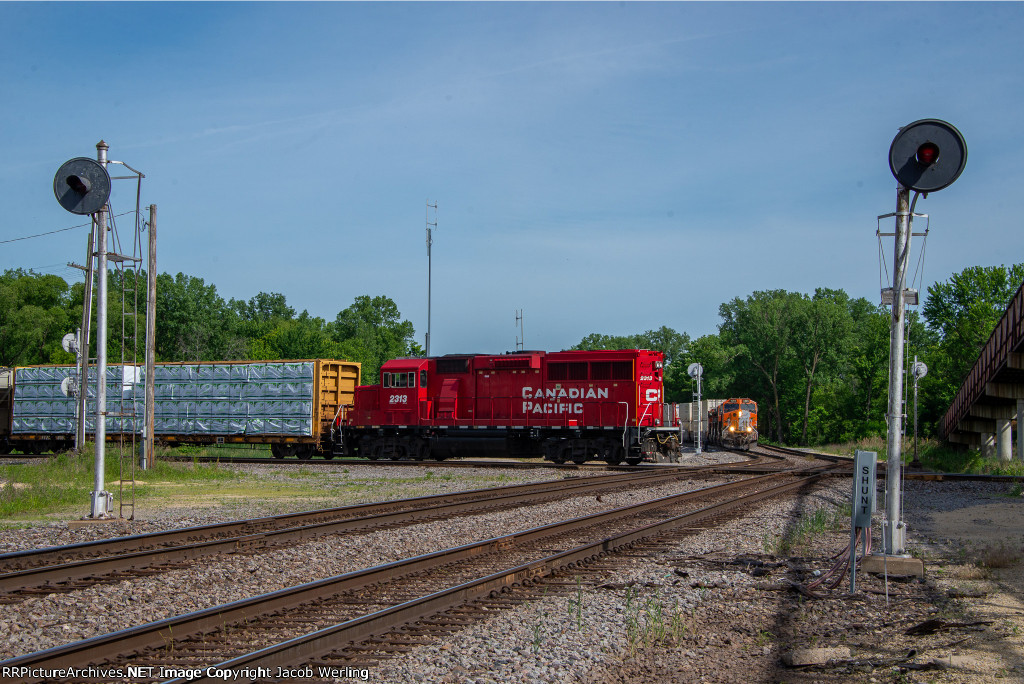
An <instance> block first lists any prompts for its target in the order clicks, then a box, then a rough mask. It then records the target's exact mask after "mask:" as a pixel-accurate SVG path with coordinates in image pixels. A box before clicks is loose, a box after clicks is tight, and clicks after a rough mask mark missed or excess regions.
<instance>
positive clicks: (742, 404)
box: [708, 399, 757, 449]
mask: <svg viewBox="0 0 1024 684" xmlns="http://www.w3.org/2000/svg"><path fill="white" fill-rule="evenodd" d="M708 443H709V444H718V445H721V446H724V447H729V448H739V449H750V445H751V444H757V402H755V401H754V400H753V399H726V400H725V401H724V402H722V403H721V404H719V405H718V406H716V407H715V408H713V409H711V410H710V411H708Z"/></svg>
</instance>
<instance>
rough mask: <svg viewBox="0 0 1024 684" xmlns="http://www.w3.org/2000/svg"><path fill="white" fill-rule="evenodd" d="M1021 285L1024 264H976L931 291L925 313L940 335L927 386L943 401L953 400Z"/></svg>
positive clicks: (934, 350)
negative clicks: (930, 377)
mask: <svg viewBox="0 0 1024 684" xmlns="http://www.w3.org/2000/svg"><path fill="white" fill-rule="evenodd" d="M1022 281H1024V263H1022V264H1015V265H1013V266H1011V267H1009V268H1007V267H1006V266H971V267H970V268H965V269H964V270H963V271H961V272H960V273H957V274H954V275H953V276H952V277H951V278H950V279H949V280H948V281H945V282H941V283H935V284H933V285H931V286H930V287H929V288H928V297H927V299H925V303H924V307H923V309H922V314H923V315H924V319H925V321H927V323H928V327H929V328H930V329H931V331H932V332H934V333H935V334H936V335H937V336H938V340H937V342H936V344H935V348H934V349H933V350H932V353H931V354H930V361H931V362H930V363H929V371H930V372H929V375H930V376H931V375H932V373H934V374H935V375H936V377H934V378H932V379H931V381H930V382H929V383H928V384H929V385H930V386H931V387H932V388H933V392H934V397H935V399H936V400H937V402H938V403H945V404H946V405H947V406H948V404H949V402H951V401H952V400H953V397H954V395H955V394H956V392H957V389H958V388H959V386H960V384H961V383H962V382H963V380H964V378H966V377H967V373H968V372H970V370H971V368H972V367H973V366H974V363H975V362H976V361H977V359H978V355H979V354H980V353H981V350H982V348H984V346H985V344H986V343H987V342H988V338H989V336H990V335H991V334H992V330H993V329H994V328H995V325H996V323H998V322H999V319H1000V318H1001V317H1002V316H1003V313H1004V312H1005V311H1006V307H1007V306H1009V304H1010V301H1011V299H1013V296H1014V294H1016V292H1017V289H1018V288H1019V287H1020V286H1021V282H1022Z"/></svg>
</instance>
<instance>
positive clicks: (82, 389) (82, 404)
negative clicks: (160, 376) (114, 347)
mask: <svg viewBox="0 0 1024 684" xmlns="http://www.w3.org/2000/svg"><path fill="white" fill-rule="evenodd" d="M95 247H96V217H94V216H93V217H91V225H90V226H89V244H88V245H86V250H85V251H86V254H85V267H84V268H83V270H84V271H85V290H84V292H83V294H82V335H81V338H80V339H79V345H80V346H81V355H80V357H79V359H78V410H77V411H76V414H77V416H76V417H77V419H78V420H77V421H76V422H75V451H78V452H81V451H82V450H83V449H85V412H86V405H87V404H86V399H87V396H86V395H87V394H88V392H87V389H88V387H89V332H90V331H89V328H90V326H91V325H92V280H93V268H92V265H93V251H94V250H95Z"/></svg>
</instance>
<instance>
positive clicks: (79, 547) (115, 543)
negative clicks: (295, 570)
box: [0, 471, 696, 569]
mask: <svg viewBox="0 0 1024 684" xmlns="http://www.w3.org/2000/svg"><path fill="white" fill-rule="evenodd" d="M693 472H696V471H693ZM661 474H662V473H658V475H661ZM651 475H652V473H650V472H648V473H647V476H648V477H650V476H651ZM601 477H602V478H605V477H606V478H608V479H602V481H603V482H606V483H614V482H617V481H629V480H631V479H635V478H642V477H643V475H642V474H641V475H638V474H635V473H625V474H618V475H607V476H601ZM583 481H584V480H583V479H572V480H568V479H565V480H548V481H546V482H528V483H525V484H518V485H505V486H502V487H482V488H480V489H468V490H464V491H459V492H446V493H443V494H429V495H425V496H417V497H411V498H407V499H395V500H393V501H374V502H370V503H363V504H352V505H349V506H339V507H335V508H324V509H316V510H311V511H299V512H295V513H282V514H280V515H274V516H267V517H263V518H252V519H245V520H234V521H229V522H224V523H212V524H207V525H197V526H193V527H184V528H180V529H174V530H164V531H161V532H152V533H147V534H136V535H127V536H123V537H113V538H109V539H99V540H96V541H89V542H79V543H76V544H67V545H64V546H49V547H43V548H38V549H26V550H23V551H11V552H8V553H3V554H0V567H9V568H12V569H22V568H24V567H28V566H30V565H33V564H36V565H38V564H43V563H49V562H65V561H66V560H67V559H68V556H71V555H84V554H86V553H88V554H89V555H93V556H102V555H111V554H115V553H127V552H130V551H142V550H147V549H152V548H154V547H156V546H167V545H172V544H183V543H189V542H197V541H201V540H204V539H213V538H221V537H225V536H229V535H231V536H248V535H252V534H256V533H259V532H265V531H268V530H277V529H283V528H285V527H296V526H301V525H306V524H312V523H314V522H318V521H326V520H330V519H336V518H337V517H338V516H350V517H351V516H368V515H373V514H376V513H384V512H389V511H393V510H395V509H396V508H398V507H400V506H403V505H406V506H408V505H411V506H429V505H433V504H435V503H452V502H456V501H460V500H464V499H466V497H478V498H479V499H483V498H487V497H492V496H494V495H496V494H497V495H502V496H503V495H505V494H512V493H517V492H530V491H541V490H542V489H545V488H550V489H553V490H556V489H561V488H563V487H565V486H566V485H565V484H564V483H565V482H583Z"/></svg>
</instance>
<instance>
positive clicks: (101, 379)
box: [89, 140, 110, 518]
mask: <svg viewBox="0 0 1024 684" xmlns="http://www.w3.org/2000/svg"><path fill="white" fill-rule="evenodd" d="M108 149H109V147H108V145H107V143H105V142H103V141H102V140H101V141H99V142H98V143H96V159H97V161H99V163H100V164H102V165H103V166H104V167H106V166H107V150H108ZM96 233H97V235H96V238H97V240H96V243H97V248H96V271H97V273H96V281H97V282H96V463H95V469H94V472H93V492H92V512H91V514H90V516H89V517H90V518H107V517H109V513H108V502H109V501H110V494H109V493H108V492H107V491H106V490H105V489H104V484H105V482H104V479H105V478H104V457H105V454H106V446H107V206H104V207H102V208H101V209H100V210H99V212H97V214H96Z"/></svg>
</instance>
